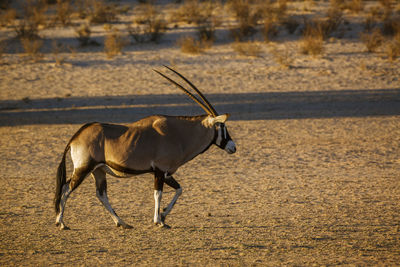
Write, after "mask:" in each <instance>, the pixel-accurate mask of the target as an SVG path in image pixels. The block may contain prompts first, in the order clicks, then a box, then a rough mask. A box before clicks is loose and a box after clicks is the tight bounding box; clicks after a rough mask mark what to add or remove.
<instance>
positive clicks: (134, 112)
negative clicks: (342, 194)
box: [0, 89, 400, 126]
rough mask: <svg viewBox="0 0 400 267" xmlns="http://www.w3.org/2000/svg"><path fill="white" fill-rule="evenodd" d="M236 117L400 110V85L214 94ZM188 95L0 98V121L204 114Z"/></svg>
mask: <svg viewBox="0 0 400 267" xmlns="http://www.w3.org/2000/svg"><path fill="white" fill-rule="evenodd" d="M208 99H209V100H210V102H211V103H213V105H214V106H215V108H216V110H217V111H218V112H220V113H223V112H227V113H230V114H231V115H232V116H231V119H232V120H276V119H298V118H333V117H367V116H390V115H400V89H380V90H342V91H316V92H281V93H243V94H210V95H208ZM195 105H196V104H193V103H192V102H191V100H189V99H188V98H187V97H186V96H185V95H183V94H173V95H170V94H168V95H126V96H101V97H85V98H81V97H68V98H48V99H33V100H30V99H24V100H1V101H0V126H15V125H28V124H82V123H85V122H90V121H102V122H114V123H129V122H133V121H135V120H138V119H140V118H142V117H144V116H148V115H152V114H166V115H196V114H202V113H204V112H203V111H202V110H201V109H200V108H197V107H196V106H195Z"/></svg>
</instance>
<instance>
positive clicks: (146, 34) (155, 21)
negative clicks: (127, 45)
mask: <svg viewBox="0 0 400 267" xmlns="http://www.w3.org/2000/svg"><path fill="white" fill-rule="evenodd" d="M135 11H136V12H137V13H138V16H137V18H136V19H135V20H134V23H133V25H131V26H129V27H128V32H129V34H130V36H131V37H132V38H133V39H134V40H135V41H136V42H138V43H144V42H156V43H157V42H159V41H160V39H161V37H162V35H163V34H164V32H165V31H166V30H167V23H166V21H165V19H164V17H163V15H162V13H161V12H160V11H159V10H158V9H157V8H156V7H155V6H154V5H153V4H141V5H139V6H138V7H136V8H135Z"/></svg>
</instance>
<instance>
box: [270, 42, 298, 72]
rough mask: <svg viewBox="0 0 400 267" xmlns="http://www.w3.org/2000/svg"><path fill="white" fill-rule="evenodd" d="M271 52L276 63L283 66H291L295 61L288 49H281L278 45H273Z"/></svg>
mask: <svg viewBox="0 0 400 267" xmlns="http://www.w3.org/2000/svg"><path fill="white" fill-rule="evenodd" d="M269 52H270V53H271V55H272V56H273V58H274V60H275V62H276V63H278V64H279V65H280V66H281V67H283V68H286V69H287V68H290V67H291V66H292V64H293V62H294V59H293V58H292V57H291V56H290V53H289V51H288V50H287V49H285V50H280V49H278V48H277V47H276V46H272V47H271V48H270V49H269Z"/></svg>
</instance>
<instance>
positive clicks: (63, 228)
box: [60, 224, 71, 230]
mask: <svg viewBox="0 0 400 267" xmlns="http://www.w3.org/2000/svg"><path fill="white" fill-rule="evenodd" d="M60 230H71V228H69V227H68V226H66V225H64V224H62V225H61V226H60Z"/></svg>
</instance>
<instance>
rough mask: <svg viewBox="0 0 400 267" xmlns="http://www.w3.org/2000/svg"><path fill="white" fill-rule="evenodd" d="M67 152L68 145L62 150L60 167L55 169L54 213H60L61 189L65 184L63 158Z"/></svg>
mask: <svg viewBox="0 0 400 267" xmlns="http://www.w3.org/2000/svg"><path fill="white" fill-rule="evenodd" d="M68 150H69V144H68V145H67V147H66V148H65V150H64V155H63V157H62V160H61V162H60V165H58V169H57V176H56V193H55V196H54V208H55V210H56V213H58V212H59V211H60V201H61V194H62V188H63V186H64V185H65V184H66V172H67V171H66V168H65V156H66V154H67V152H68Z"/></svg>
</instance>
